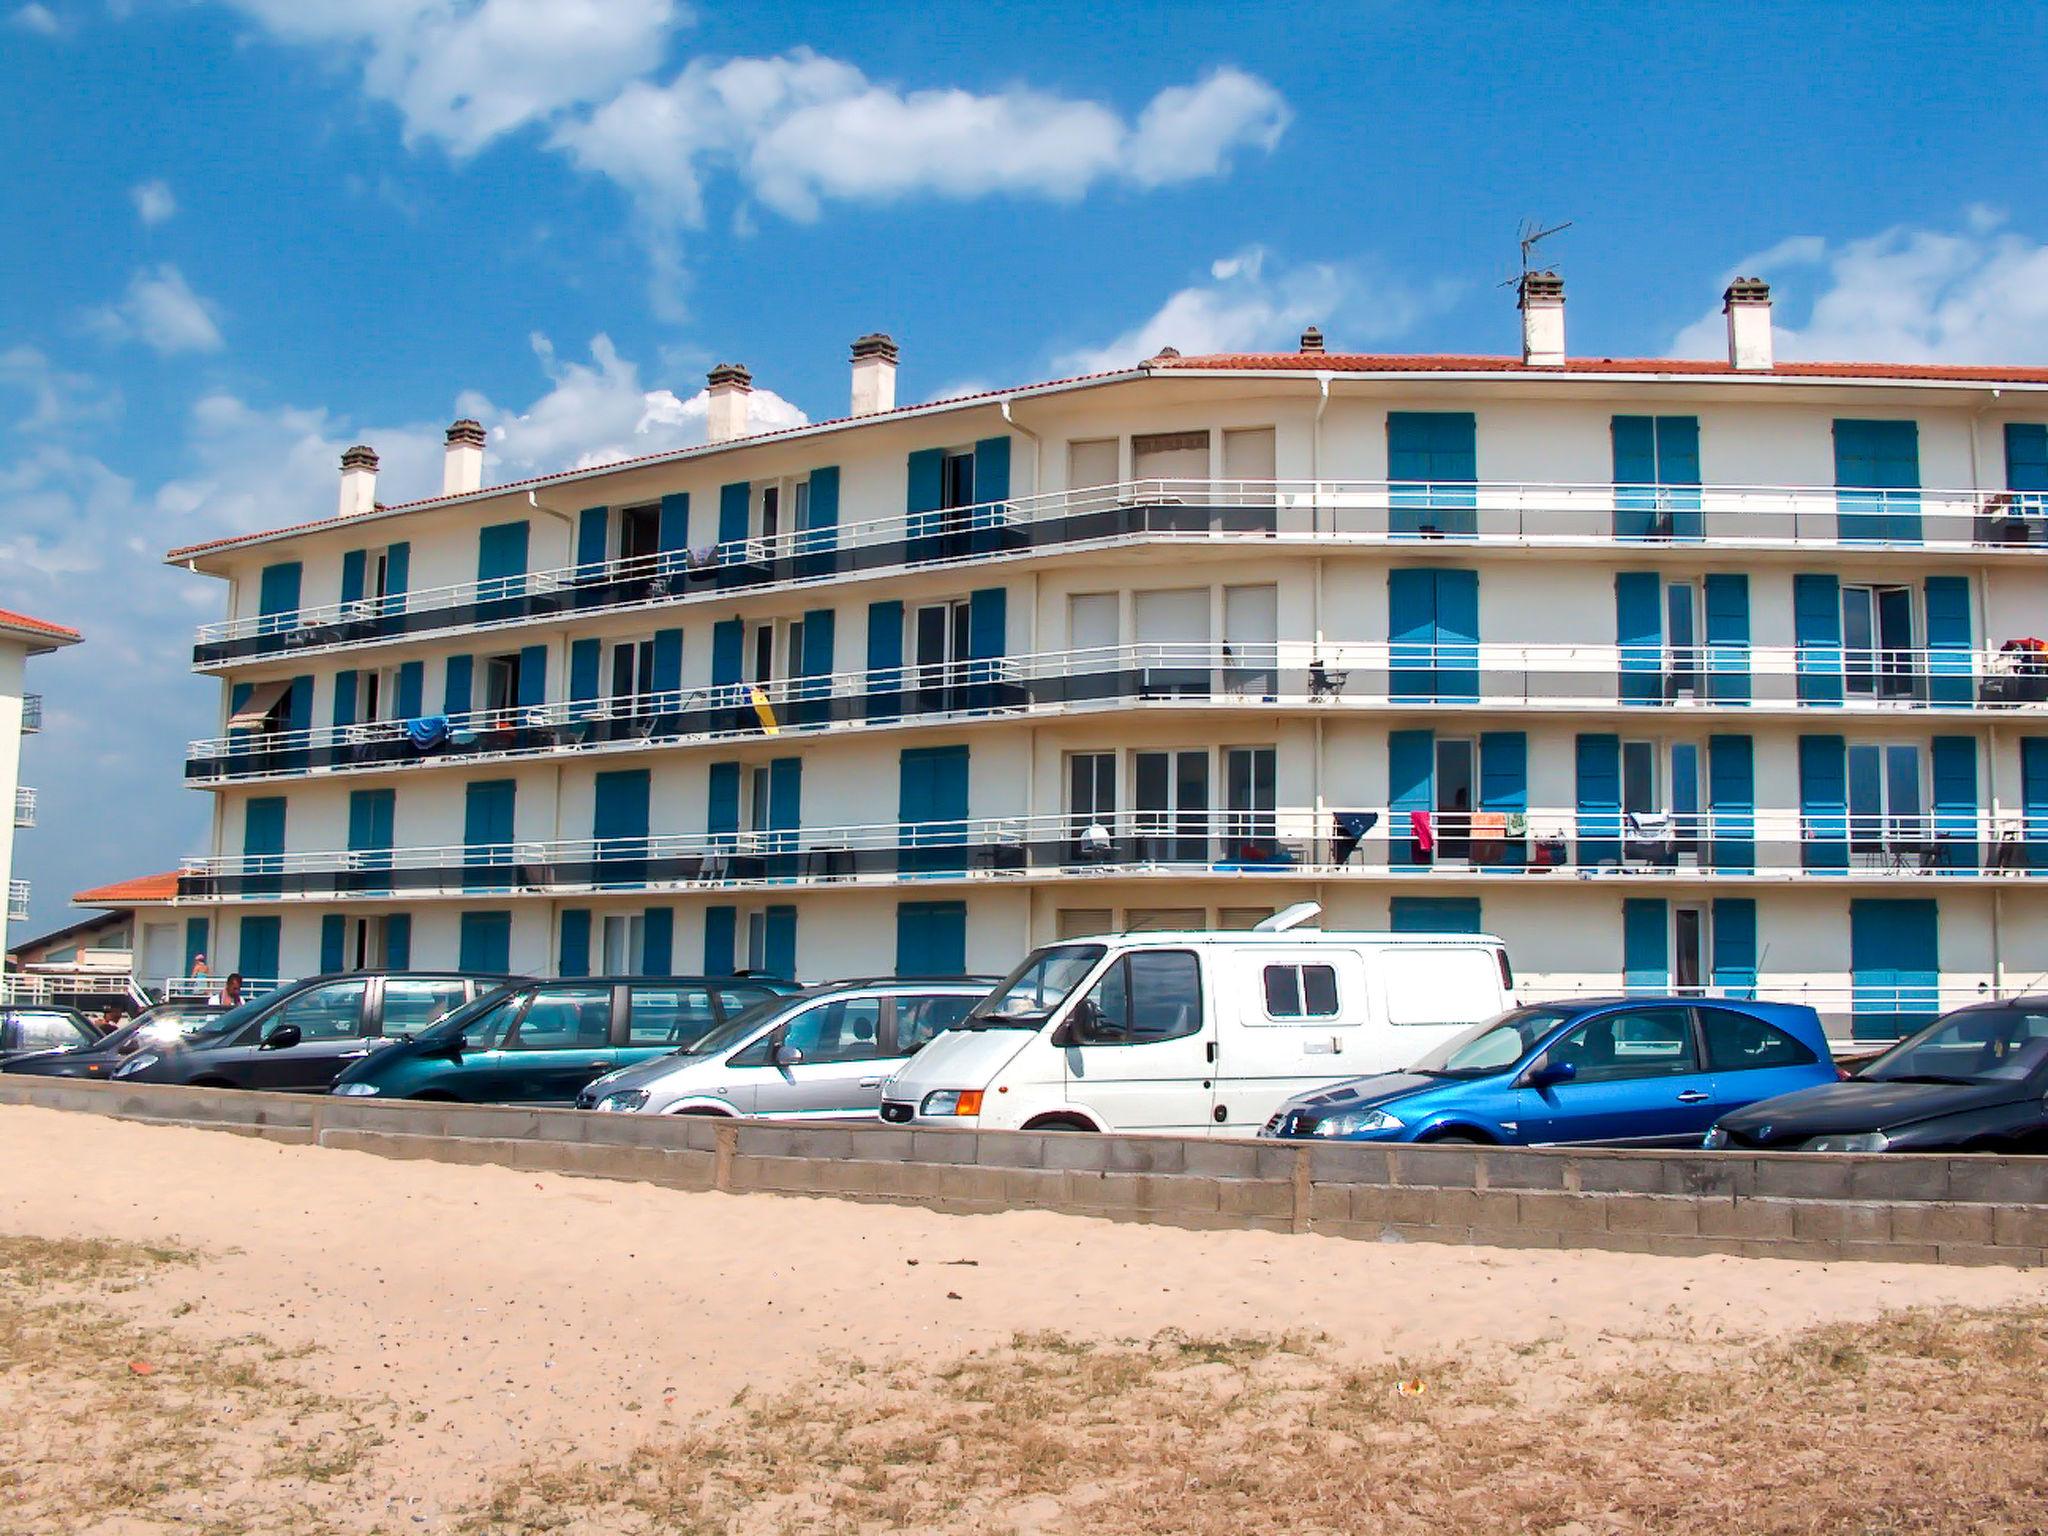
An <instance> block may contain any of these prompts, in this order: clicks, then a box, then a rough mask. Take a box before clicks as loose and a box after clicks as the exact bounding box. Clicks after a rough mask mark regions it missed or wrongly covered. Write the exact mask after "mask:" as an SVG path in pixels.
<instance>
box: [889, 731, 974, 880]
mask: <svg viewBox="0 0 2048 1536" xmlns="http://www.w3.org/2000/svg"><path fill="white" fill-rule="evenodd" d="M967 761H968V760H967V748H965V747H906V748H905V749H904V750H903V754H902V758H901V760H900V762H899V765H898V770H897V771H898V784H897V799H896V819H897V820H898V821H899V822H901V823H902V825H903V838H904V842H905V845H906V846H905V847H904V849H903V852H902V855H901V862H900V864H899V866H898V867H899V868H900V869H901V870H902V872H903V873H905V874H927V875H934V874H959V873H961V872H962V871H963V870H965V869H966V867H967V847H966V844H967V773H968V766H967Z"/></svg>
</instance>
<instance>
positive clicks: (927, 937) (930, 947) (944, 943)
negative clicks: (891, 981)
mask: <svg viewBox="0 0 2048 1536" xmlns="http://www.w3.org/2000/svg"><path fill="white" fill-rule="evenodd" d="M966 969H967V903H966V902H964V901H899V902H898V903H896V974H897V975H898V976H958V975H961V974H963V973H964V972H965V971H966Z"/></svg>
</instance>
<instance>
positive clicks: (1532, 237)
mask: <svg viewBox="0 0 2048 1536" xmlns="http://www.w3.org/2000/svg"><path fill="white" fill-rule="evenodd" d="M1572 223H1573V221H1572V220H1571V219H1566V220H1565V221H1564V222H1563V223H1562V224H1553V225H1551V226H1550V227H1549V228H1548V229H1545V228H1543V227H1542V221H1541V220H1538V219H1524V220H1522V234H1521V240H1520V245H1521V247H1522V270H1521V271H1519V272H1517V273H1516V274H1515V275H1514V276H1513V277H1510V278H1506V279H1504V280H1503V281H1502V283H1501V285H1500V286H1501V287H1503V288H1513V287H1515V286H1516V285H1517V284H1519V283H1520V282H1521V281H1522V279H1523V278H1525V277H1527V276H1528V275H1529V253H1530V252H1531V251H1533V250H1534V249H1536V246H1537V244H1538V242H1540V241H1544V240H1548V239H1549V238H1550V237H1551V236H1552V235H1560V234H1563V233H1564V232H1565V231H1566V230H1568V229H1570V228H1571V227H1572Z"/></svg>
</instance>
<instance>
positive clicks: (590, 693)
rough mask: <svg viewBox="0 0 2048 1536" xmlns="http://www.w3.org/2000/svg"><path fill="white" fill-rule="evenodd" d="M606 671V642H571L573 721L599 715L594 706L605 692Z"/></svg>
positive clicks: (570, 713) (570, 677)
mask: <svg viewBox="0 0 2048 1536" xmlns="http://www.w3.org/2000/svg"><path fill="white" fill-rule="evenodd" d="M603 670H604V642H603V641H602V640H595V639H591V640H571V641H570V642H569V702H570V704H571V705H572V706H575V705H581V706H585V707H583V708H571V709H570V711H569V718H570V719H571V720H587V719H589V718H590V717H591V716H592V715H594V714H596V713H597V710H596V709H595V708H594V707H591V706H594V705H595V704H596V702H597V699H598V697H599V695H600V694H601V693H602V692H603V687H604V685H603V680H602V676H601V674H602V673H603Z"/></svg>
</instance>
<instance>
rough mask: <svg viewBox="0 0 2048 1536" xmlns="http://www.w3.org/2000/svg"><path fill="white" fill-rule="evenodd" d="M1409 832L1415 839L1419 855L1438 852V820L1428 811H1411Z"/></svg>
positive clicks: (1409, 814)
mask: <svg viewBox="0 0 2048 1536" xmlns="http://www.w3.org/2000/svg"><path fill="white" fill-rule="evenodd" d="M1408 830H1409V832H1410V834H1411V835H1412V836H1413V837H1414V839H1415V851H1416V852H1417V853H1418V854H1426V853H1434V852H1435V851H1436V818H1435V817H1434V816H1432V815H1431V814H1430V813H1429V812H1428V811H1410V812H1409V813H1408Z"/></svg>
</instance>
